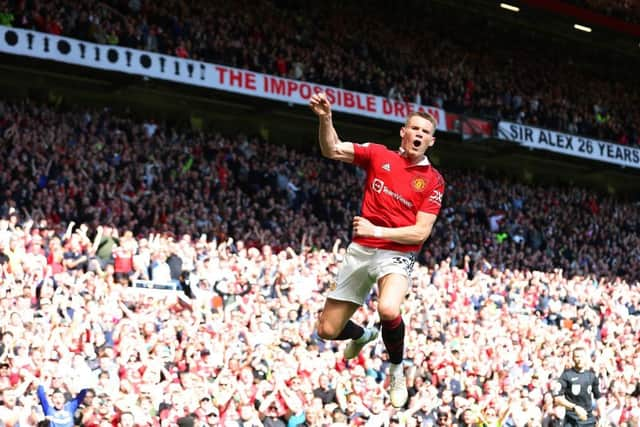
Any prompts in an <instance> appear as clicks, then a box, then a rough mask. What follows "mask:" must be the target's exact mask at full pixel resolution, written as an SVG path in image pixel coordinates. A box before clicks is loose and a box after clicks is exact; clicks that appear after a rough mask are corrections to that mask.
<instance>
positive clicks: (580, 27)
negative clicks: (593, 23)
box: [573, 24, 591, 33]
mask: <svg viewBox="0 0 640 427" xmlns="http://www.w3.org/2000/svg"><path fill="white" fill-rule="evenodd" d="M573 28H575V29H576V30H580V31H584V32H585V33H590V32H591V27H585V26H584V25H580V24H573Z"/></svg>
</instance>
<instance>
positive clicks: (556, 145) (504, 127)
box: [498, 122, 640, 169]
mask: <svg viewBox="0 0 640 427" xmlns="http://www.w3.org/2000/svg"><path fill="white" fill-rule="evenodd" d="M498 138H500V139H506V140H507V141H514V142H517V143H519V144H521V145H524V146H525V147H530V148H538V149H541V150H547V151H553V152H556V153H561V154H566V155H569V156H575V157H582V158H584V159H590V160H597V161H600V162H607V163H613V164H616V165H619V166H624V167H629V168H636V169H640V149H638V148H632V147H625V146H624V145H620V144H612V143H609V142H604V141H598V140H595V139H589V138H587V137H583V136H577V135H570V134H567V133H560V132H554V131H551V130H547V129H540V128H536V127H532V126H524V125H521V124H517V123H510V122H500V123H499V124H498Z"/></svg>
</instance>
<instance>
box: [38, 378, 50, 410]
mask: <svg viewBox="0 0 640 427" xmlns="http://www.w3.org/2000/svg"><path fill="white" fill-rule="evenodd" d="M37 391H38V400H40V405H41V406H42V411H43V412H44V414H45V415H51V409H50V406H49V401H48V400H47V393H46V392H45V391H44V387H42V386H41V385H39V386H38V390H37Z"/></svg>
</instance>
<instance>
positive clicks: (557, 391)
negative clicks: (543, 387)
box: [552, 371, 568, 396]
mask: <svg viewBox="0 0 640 427" xmlns="http://www.w3.org/2000/svg"><path fill="white" fill-rule="evenodd" d="M565 377H566V371H565V372H562V375H560V378H558V379H557V380H556V381H555V384H554V385H553V387H552V392H553V395H554V396H564V395H565V392H566V391H567V384H568V383H567V379H566V378H565Z"/></svg>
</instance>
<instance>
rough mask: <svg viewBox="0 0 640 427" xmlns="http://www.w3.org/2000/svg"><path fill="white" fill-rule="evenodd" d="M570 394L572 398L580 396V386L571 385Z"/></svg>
mask: <svg viewBox="0 0 640 427" xmlns="http://www.w3.org/2000/svg"><path fill="white" fill-rule="evenodd" d="M571 393H573V395H574V396H577V395H579V394H580V384H571Z"/></svg>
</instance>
